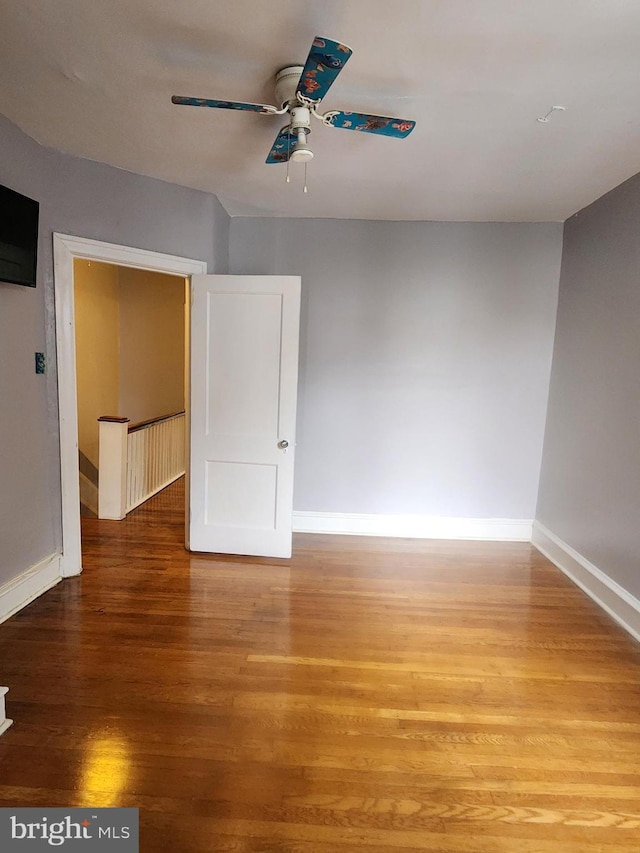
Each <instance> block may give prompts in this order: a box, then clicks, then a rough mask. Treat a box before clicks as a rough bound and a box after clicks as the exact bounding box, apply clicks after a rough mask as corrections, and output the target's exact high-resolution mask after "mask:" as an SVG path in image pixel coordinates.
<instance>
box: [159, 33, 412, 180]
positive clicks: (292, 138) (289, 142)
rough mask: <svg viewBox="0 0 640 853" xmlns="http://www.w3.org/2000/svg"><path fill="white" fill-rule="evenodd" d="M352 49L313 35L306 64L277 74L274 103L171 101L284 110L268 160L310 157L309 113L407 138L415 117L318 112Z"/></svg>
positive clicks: (180, 98) (335, 123) (342, 124)
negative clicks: (402, 117)
mask: <svg viewBox="0 0 640 853" xmlns="http://www.w3.org/2000/svg"><path fill="white" fill-rule="evenodd" d="M351 53H352V51H351V48H349V47H347V46H346V45H344V44H341V43H340V42H337V41H333V40H332V39H329V38H324V37H322V36H316V38H314V40H313V44H312V45H311V50H310V51H309V55H308V57H307V61H306V63H305V64H304V66H302V65H287V66H286V67H285V68H283V69H281V70H280V71H278V73H277V74H276V80H275V98H276V103H277V104H279V106H278V107H274V106H271V105H270V104H248V103H243V102H242V101H217V100H211V99H209V98H190V97H183V96H181V95H174V96H173V97H172V98H171V101H172V103H174V104H183V105H185V106H189V107H214V108H215V109H223V110H247V111H249V112H254V113H260V114H261V115H285V114H287V116H288V124H286V125H285V126H284V127H283V128H282V129H281V130H280V132H279V133H278V135H277V136H276V139H275V142H274V143H273V146H272V148H271V151H270V152H269V156H268V157H267V159H266V162H267V163H288V162H289V160H292V161H294V162H298V163H305V164H306V163H307V162H308V161H309V160H311V159H312V158H313V151H312V150H311V148H310V147H309V145H308V143H307V136H308V134H309V133H310V132H311V116H313V117H314V118H316V119H319V120H320V121H321V122H322V123H323V124H325V125H327V126H329V127H341V128H344V129H345V130H360V131H364V132H365V133H377V134H379V135H381V136H392V137H396V138H397V139H405V138H406V137H407V136H409V134H410V133H411V131H412V130H413V128H414V127H415V122H414V121H407V120H406V119H400V118H390V117H388V116H378V115H366V114H364V113H354V112H344V111H342V110H330V111H329V112H326V113H320V112H319V111H318V107H319V105H320V102H321V101H322V99H323V98H324V96H325V95H326V94H327V92H328V91H329V89H330V87H331V85H332V84H333V82H334V80H335V79H336V77H337V76H338V74H339V73H340V71H341V70H342V69H343V68H344V66H345V65H346V63H347V61H348V59H349V57H350V56H351ZM305 190H306V187H305Z"/></svg>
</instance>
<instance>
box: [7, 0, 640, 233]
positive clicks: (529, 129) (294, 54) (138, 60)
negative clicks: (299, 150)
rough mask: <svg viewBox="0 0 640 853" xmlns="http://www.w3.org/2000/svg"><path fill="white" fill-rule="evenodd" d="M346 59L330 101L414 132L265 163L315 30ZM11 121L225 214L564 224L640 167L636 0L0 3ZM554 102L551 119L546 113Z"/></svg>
mask: <svg viewBox="0 0 640 853" xmlns="http://www.w3.org/2000/svg"><path fill="white" fill-rule="evenodd" d="M315 35H324V36H328V37H330V38H335V39H337V40H340V41H342V42H344V43H346V44H348V45H350V46H351V47H352V48H353V56H352V57H351V59H350V61H349V63H348V65H347V67H346V68H345V69H344V71H343V72H342V73H341V75H340V76H339V77H338V80H337V81H336V83H335V84H334V86H333V88H332V89H331V91H330V92H329V93H328V95H327V97H326V99H325V100H324V102H323V109H351V110H355V111H360V112H371V113H381V114H383V115H392V116H398V117H400V118H407V119H414V120H416V122H417V125H416V128H415V130H414V131H413V133H412V134H411V136H410V137H409V138H408V139H406V140H396V139H389V138H385V137H378V136H373V135H371V134H360V133H350V132H348V131H345V130H338V129H332V128H328V127H324V126H322V125H321V124H320V123H314V127H313V133H312V135H311V138H310V142H311V143H312V147H313V149H314V151H315V154H316V157H315V159H314V160H313V162H312V163H311V165H310V167H309V193H308V194H306V195H305V194H303V193H302V184H301V177H302V175H301V173H302V168H303V167H301V166H300V165H297V166H292V167H291V172H292V178H293V182H292V183H291V184H289V185H287V184H286V183H285V169H286V167H285V166H283V165H270V166H267V165H265V164H264V159H265V157H266V155H267V153H268V151H269V149H270V146H271V143H272V142H273V139H274V138H275V136H276V133H277V132H278V130H279V128H280V127H281V125H282V124H283V123H284V122H283V121H282V119H281V118H280V117H271V116H270V117H266V116H261V115H257V114H253V113H238V112H230V111H227V110H210V109H203V108H191V107H178V106H173V105H172V104H171V103H170V98H171V95H172V94H179V95H194V96H196V97H212V98H221V99H227V98H228V99H234V100H245V101H258V102H266V103H272V102H273V100H274V99H273V86H272V80H273V75H274V74H275V72H276V71H277V70H278V69H279V68H281V67H282V66H283V65H286V64H291V63H301V64H303V63H304V61H305V59H306V55H307V52H308V50H309V46H310V43H311V40H312V38H313V37H314V36H315ZM0 80H1V85H0V113H3V114H4V115H6V116H7V117H8V118H9V119H11V120H12V121H13V122H15V123H16V124H17V125H19V126H20V127H21V128H22V129H23V130H25V131H26V132H27V133H28V134H29V135H30V136H32V137H33V138H34V139H36V140H37V141H38V142H40V143H42V144H43V145H47V146H50V147H53V148H56V149H59V150H60V151H64V152H67V153H70V154H76V155H79V156H81V157H87V158H90V159H92V160H98V161H101V162H104V163H110V164H112V165H114V166H118V167H120V168H123V169H127V170H130V171H133V172H138V173H140V174H144V175H151V176H154V177H157V178H161V179H163V180H166V181H172V182H174V183H177V184H184V185H185V186H189V187H195V188H197V189H201V190H207V191H210V192H213V193H215V194H216V195H217V196H218V197H219V198H220V200H221V202H222V203H223V204H224V206H225V208H226V209H227V211H228V212H229V213H230V214H231V215H232V216H256V215H257V216H312V217H336V218H363V219H426V220H500V221H514V220H516V221H540V220H563V219H565V218H567V217H568V216H569V215H571V214H572V213H574V212H575V211H576V210H578V209H580V208H581V207H583V206H584V205H585V204H588V203H589V202H590V201H592V200H593V199H595V198H597V197H598V196H600V195H602V193H604V192H606V191H607V190H609V189H611V188H612V187H614V186H616V185H617V184H619V183H620V182H622V181H623V180H625V179H626V178H628V177H630V176H631V175H633V174H635V173H636V172H639V171H640V109H639V107H640V3H639V2H638V0H316V2H309V0H217V2H216V0H173V2H164V3H159V2H158V0H108V2H96V0H56V2H51V0H2V24H1V26H0ZM556 104H560V105H563V106H565V107H566V111H565V112H557V113H554V114H553V115H552V117H551V121H549V122H548V123H547V124H542V123H539V122H537V121H536V118H537V116H539V115H542V114H544V113H546V112H547V111H548V110H549V109H550V108H551V106H553V105H556Z"/></svg>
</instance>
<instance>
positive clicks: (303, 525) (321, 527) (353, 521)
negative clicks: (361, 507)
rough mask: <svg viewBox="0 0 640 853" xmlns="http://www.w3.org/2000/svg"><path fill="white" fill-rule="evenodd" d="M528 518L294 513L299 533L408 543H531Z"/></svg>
mask: <svg viewBox="0 0 640 853" xmlns="http://www.w3.org/2000/svg"><path fill="white" fill-rule="evenodd" d="M532 525H533V521H532V519H526V518H455V517H454V518H441V517H438V516H431V515H363V514H360V513H351V512H294V513H293V529H294V531H295V532H296V533H334V534H335V533H343V534H350V535H352V536H394V537H402V538H406V539H489V540H493V541H496V540H506V541H511V542H529V541H531V529H532Z"/></svg>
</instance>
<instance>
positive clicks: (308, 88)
mask: <svg viewBox="0 0 640 853" xmlns="http://www.w3.org/2000/svg"><path fill="white" fill-rule="evenodd" d="M350 56H351V48H350V47H347V46H346V44H340V42H337V41H332V40H331V39H327V38H323V37H322V36H316V37H315V38H314V40H313V44H312V45H311V50H310V51H309V56H308V57H307V61H306V63H305V66H304V71H303V72H302V74H301V76H300V82H299V83H298V92H300V94H301V95H304V96H305V97H306V98H312V99H313V100H314V101H320V100H322V98H324V96H325V95H326V94H327V92H328V91H329V89H330V88H331V84H332V83H333V81H334V80H335V79H336V77H337V76H338V74H339V73H340V72H341V71H342V69H343V68H344V66H345V65H346V63H347V60H348V59H349V57H350Z"/></svg>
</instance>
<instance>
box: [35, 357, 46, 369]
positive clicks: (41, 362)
mask: <svg viewBox="0 0 640 853" xmlns="http://www.w3.org/2000/svg"><path fill="white" fill-rule="evenodd" d="M45 368H46V362H45V359H44V353H43V352H37V353H36V373H44V372H45Z"/></svg>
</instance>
